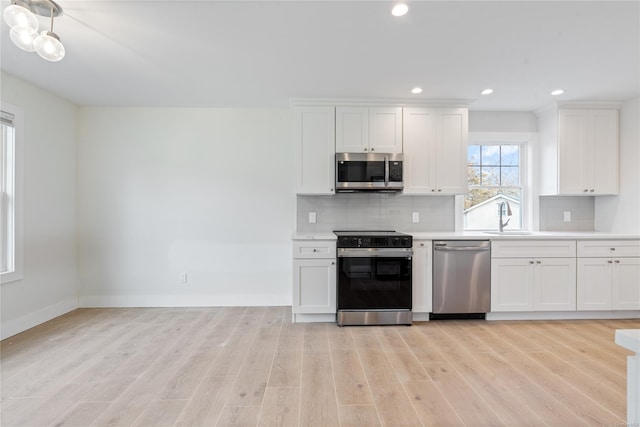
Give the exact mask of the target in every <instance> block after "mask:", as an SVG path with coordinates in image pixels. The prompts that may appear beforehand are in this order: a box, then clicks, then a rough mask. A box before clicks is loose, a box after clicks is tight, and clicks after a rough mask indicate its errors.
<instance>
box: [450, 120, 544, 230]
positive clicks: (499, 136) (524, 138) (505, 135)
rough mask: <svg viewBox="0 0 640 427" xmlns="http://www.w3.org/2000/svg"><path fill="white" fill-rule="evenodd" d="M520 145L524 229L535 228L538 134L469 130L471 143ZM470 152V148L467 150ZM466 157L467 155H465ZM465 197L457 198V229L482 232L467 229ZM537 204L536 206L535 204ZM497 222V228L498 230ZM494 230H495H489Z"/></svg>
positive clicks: (469, 141)
mask: <svg viewBox="0 0 640 427" xmlns="http://www.w3.org/2000/svg"><path fill="white" fill-rule="evenodd" d="M515 144H517V145H520V185H521V188H522V195H521V201H520V203H521V205H520V209H521V212H522V224H521V225H522V227H521V229H522V230H533V229H534V228H535V227H536V226H535V223H536V221H537V216H536V215H535V211H536V210H537V203H536V201H535V199H534V197H533V194H534V192H535V182H534V177H533V174H532V172H533V164H532V159H533V158H534V154H535V152H534V150H535V146H536V144H537V134H536V133H533V132H469V138H468V146H469V145H515ZM467 153H468V150H467ZM465 158H466V156H465ZM464 198H465V195H464V194H461V195H458V196H456V199H455V205H456V207H455V209H456V211H455V212H456V218H455V230H456V231H462V232H465V231H468V232H482V230H466V229H465V227H464ZM534 205H535V206H534ZM497 228H498V227H497V223H496V228H495V229H496V230H497ZM487 231H494V230H487Z"/></svg>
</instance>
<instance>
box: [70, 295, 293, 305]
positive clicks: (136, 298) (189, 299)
mask: <svg viewBox="0 0 640 427" xmlns="http://www.w3.org/2000/svg"><path fill="white" fill-rule="evenodd" d="M283 305H291V295H273V294H264V295H86V296H81V297H80V307H82V308H92V307H261V306H283Z"/></svg>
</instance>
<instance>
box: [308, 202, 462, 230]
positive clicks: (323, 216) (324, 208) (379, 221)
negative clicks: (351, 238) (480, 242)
mask: <svg viewBox="0 0 640 427" xmlns="http://www.w3.org/2000/svg"><path fill="white" fill-rule="evenodd" d="M297 206H298V209H297V231H298V232H327V231H334V230H385V229H387V230H399V231H406V232H410V231H413V232H421V231H453V230H454V228H455V213H454V209H455V208H454V206H455V199H454V196H403V195H399V194H384V193H343V194H336V195H334V196H298V203H297ZM311 212H315V213H316V223H315V224H310V223H309V213H311ZM414 212H417V213H418V215H419V218H420V222H418V223H414V222H412V216H413V213H414Z"/></svg>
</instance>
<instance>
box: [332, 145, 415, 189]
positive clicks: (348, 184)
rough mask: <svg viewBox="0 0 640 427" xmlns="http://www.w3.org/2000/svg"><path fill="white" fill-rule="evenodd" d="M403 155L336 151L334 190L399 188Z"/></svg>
mask: <svg viewBox="0 0 640 427" xmlns="http://www.w3.org/2000/svg"><path fill="white" fill-rule="evenodd" d="M403 159H404V158H403V155H402V154H399V153H387V154H383V153H336V191H337V192H353V191H379V192H380V191H381V192H397V191H402V189H403V188H404V184H403V181H402V164H403Z"/></svg>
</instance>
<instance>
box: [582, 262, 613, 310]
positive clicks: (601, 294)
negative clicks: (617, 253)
mask: <svg viewBox="0 0 640 427" xmlns="http://www.w3.org/2000/svg"><path fill="white" fill-rule="evenodd" d="M577 266H578V268H577V279H578V280H577V299H578V301H577V309H578V310H585V311H588V310H611V295H612V289H611V267H612V261H611V259H610V258H578V261H577Z"/></svg>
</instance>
